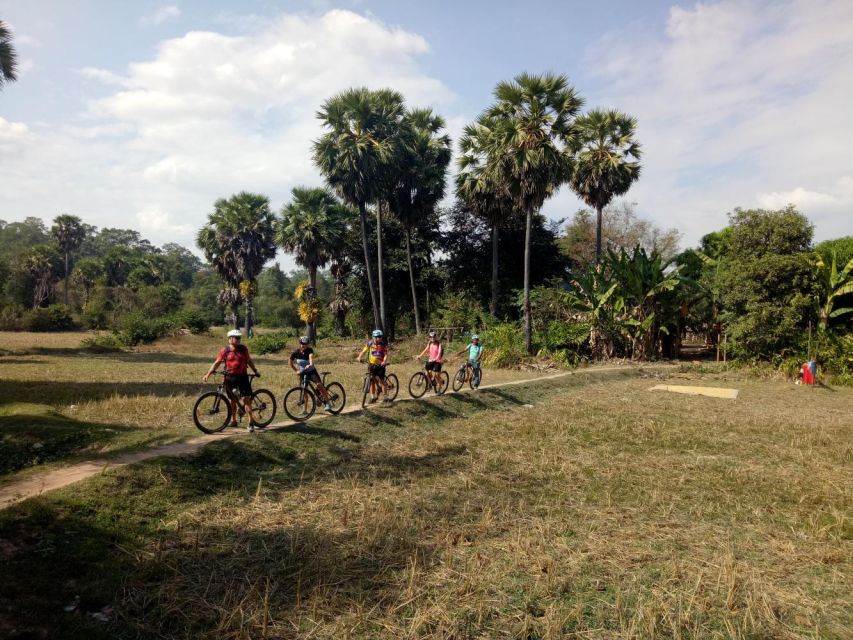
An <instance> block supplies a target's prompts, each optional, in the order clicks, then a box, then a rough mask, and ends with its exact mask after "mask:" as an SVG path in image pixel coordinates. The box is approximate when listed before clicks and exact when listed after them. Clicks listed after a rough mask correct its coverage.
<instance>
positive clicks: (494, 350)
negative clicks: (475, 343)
mask: <svg viewBox="0 0 853 640" xmlns="http://www.w3.org/2000/svg"><path fill="white" fill-rule="evenodd" d="M482 340H483V347H484V348H485V352H484V354H483V361H484V362H485V363H486V364H490V365H492V366H495V367H513V366H515V365H518V364H520V363H521V362H522V361H523V360H524V358H525V357H526V356H527V354H526V353H525V352H524V334H523V332H522V331H521V327H520V326H518V325H517V324H510V323H507V324H499V325H495V326H494V327H492V328H491V329H487V330H486V331H484V332H483V335H482Z"/></svg>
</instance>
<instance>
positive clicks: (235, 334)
mask: <svg viewBox="0 0 853 640" xmlns="http://www.w3.org/2000/svg"><path fill="white" fill-rule="evenodd" d="M242 338H243V332H242V331H240V330H239V329H232V330H231V331H229V332H228V346H227V347H222V349H220V350H219V355H218V356H217V357H216V361H215V362H214V363H213V364H212V365H211V367H210V370H209V371H208V372H207V373H205V374H204V377H203V378H202V380H204V381H205V382H207V379H208V378H209V377H210V376H211V375H213V372H214V371H216V370H217V369H218V368H219V365H220V364H221V363H223V362H224V363H225V391H226V393H227V394H228V399H229V400H230V401H231V416H232V417H231V426H232V427H236V426H237V398H236V397H235V396H234V392H233V389H237V390H239V391H240V395H242V396H243V406H244V407H245V409H246V413H247V414H249V426H248V427H247V428H248V430H249V431H254V429H255V417H254V416H253V415H252V383H251V381H250V380H249V374H248V373H247V371H248V368H249V367H251V368H252V371H254V373H255V375H256V376H257V377H259V378H260V377H261V374H260V373H258V370H257V368H256V367H255V363H254V362H253V361H252V356H251V355H249V347H247V346H246V345H244V344H240V340H241V339H242Z"/></svg>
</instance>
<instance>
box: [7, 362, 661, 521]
mask: <svg viewBox="0 0 853 640" xmlns="http://www.w3.org/2000/svg"><path fill="white" fill-rule="evenodd" d="M675 366H677V365H654V366H652V367H649V366H646V367H633V366H630V365H623V366H618V367H595V368H590V369H580V370H573V371H564V372H561V373H557V374H554V375H547V376H540V377H537V378H525V379H523V380H513V381H512V382H501V383H497V384H484V385H483V386H482V387H480V388H481V389H492V388H498V387H510V386H513V385H519V384H530V383H532V382H538V381H540V380H554V379H556V378H564V377H566V376H574V375H585V374H591V373H598V372H604V371H626V370H631V369H637V370H639V369H642V368H645V369H647V370H648V369H656V370H657V369H667V368H673V367H675ZM453 393H472V392H471V391H470V390H464V391H459V392H454V391H452V390H451V391H447V392H446V395H451V394H453ZM432 397H433V396H430V398H432ZM412 400H415V398H399V399H398V400H396V401H395V402H410V401H412ZM361 410H362V409H361V407H360V406H358V405H350V406H348V407H347V408H345V409H344V410H343V411H342V412H341V414H345V413H354V412H356V411H361ZM327 417H329V416H328V415H325V414H323V415H318V416H316V417H314V418H312V421H316V420H320V419H323V418H327ZM294 424H295V423H293V422H281V423H277V424H274V425H271V426H269V427H268V428H267V429H266V431H274V430H277V429H283V428H286V427H289V426H293V425H294ZM249 435H250V434H249V433H248V432H246V431H230V432H226V433H218V434H214V435H205V436H198V437H195V438H191V439H189V440H184V441H183V442H176V443H173V444H166V445H162V446H159V447H153V448H151V449H143V450H142V451H137V452H134V453H128V454H123V455H119V456H116V457H114V458H109V459H107V460H97V461H95V460H92V461H87V462H80V463H77V464H73V465H69V466H67V467H62V468H60V469H54V470H52V471H44V472H41V473H37V474H34V475H32V476H30V477H28V478H25V479H23V480H19V481H17V482H11V483H9V484H8V485H5V486H3V487H0V509H6V508H8V507H11V506H12V505H14V504H17V503H18V502H22V501H23V500H26V499H27V498H32V497H34V496H38V495H41V494H42V493H46V492H48V491H53V490H54V489H61V488H62V487H67V486H68V485H70V484H74V483H75V482H80V481H81V480H85V479H86V478H91V477H92V476H94V475H97V474H99V473H103V472H105V471H106V470H107V469H110V468H115V467H124V466H126V465H129V464H135V463H137V462H142V461H144V460H151V459H152V458H163V457H176V456H183V455H188V454H192V453H196V452H197V451H199V450H200V449H202V448H203V447H205V446H207V445H209V444H210V443H211V442H219V441H220V440H227V439H229V438H240V437H246V436H249Z"/></svg>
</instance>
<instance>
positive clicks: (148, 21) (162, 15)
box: [139, 4, 181, 27]
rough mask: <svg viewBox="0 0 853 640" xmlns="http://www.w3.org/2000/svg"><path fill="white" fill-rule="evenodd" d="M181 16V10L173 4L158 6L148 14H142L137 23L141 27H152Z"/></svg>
mask: <svg viewBox="0 0 853 640" xmlns="http://www.w3.org/2000/svg"><path fill="white" fill-rule="evenodd" d="M180 17H181V10H180V9H179V8H178V7H176V6H175V5H173V4H170V5H166V6H163V7H160V8H158V9H157V10H156V11H155V12H154V13H152V14H151V15H150V16H143V17H142V18H140V19H139V25H140V26H142V27H152V26H155V25H160V24H163V23H164V22H168V21H169V20H176V19H177V18H180Z"/></svg>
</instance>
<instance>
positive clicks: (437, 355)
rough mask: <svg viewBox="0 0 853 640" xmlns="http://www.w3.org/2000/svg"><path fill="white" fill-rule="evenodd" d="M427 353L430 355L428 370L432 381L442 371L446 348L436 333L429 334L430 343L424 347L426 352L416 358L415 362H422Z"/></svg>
mask: <svg viewBox="0 0 853 640" xmlns="http://www.w3.org/2000/svg"><path fill="white" fill-rule="evenodd" d="M427 352H429V355H428V357H427V364H426V370H427V375H428V376H429V377H430V380H432V379H433V378H434V377H435V374H437V373H439V372H440V371H441V363H442V362H444V347H443V346H441V342H440V341H439V339H438V336H437V335H436V333H435V331H430V332H429V342H428V343H427V346H425V347H424V350H423V351H421V352H420V353H419V354H418V355H416V356H415V360H420V359H421V358H422V357H423V356H424V354H425V353H427Z"/></svg>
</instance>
